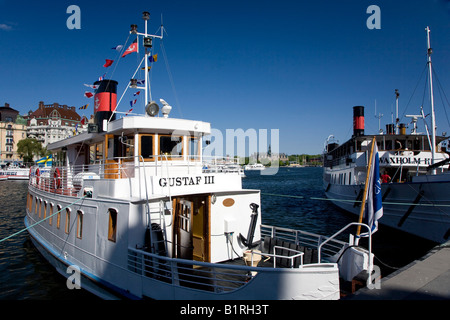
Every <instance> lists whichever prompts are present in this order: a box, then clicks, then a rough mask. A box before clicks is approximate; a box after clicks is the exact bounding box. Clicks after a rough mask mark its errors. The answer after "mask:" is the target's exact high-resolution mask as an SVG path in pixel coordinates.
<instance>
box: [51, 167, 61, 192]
mask: <svg viewBox="0 0 450 320" xmlns="http://www.w3.org/2000/svg"><path fill="white" fill-rule="evenodd" d="M53 180H54V186H55V189H59V188H61V172H60V171H59V168H56V169H55V170H54V171H53Z"/></svg>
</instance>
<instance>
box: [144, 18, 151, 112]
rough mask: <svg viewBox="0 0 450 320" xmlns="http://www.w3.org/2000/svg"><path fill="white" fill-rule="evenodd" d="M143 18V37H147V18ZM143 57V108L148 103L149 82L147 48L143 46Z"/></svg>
mask: <svg viewBox="0 0 450 320" xmlns="http://www.w3.org/2000/svg"><path fill="white" fill-rule="evenodd" d="M144 20H145V36H144V37H147V21H148V20H147V19H144ZM144 41H145V40H144ZM144 57H145V70H144V75H145V77H144V79H145V84H144V85H145V98H144V108H145V107H147V104H148V94H149V92H148V91H149V90H148V88H149V87H150V84H149V83H148V61H147V58H148V51H147V48H145V54H144Z"/></svg>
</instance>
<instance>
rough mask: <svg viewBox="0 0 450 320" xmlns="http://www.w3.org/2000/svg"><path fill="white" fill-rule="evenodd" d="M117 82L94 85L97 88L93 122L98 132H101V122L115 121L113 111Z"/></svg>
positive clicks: (107, 81) (103, 82)
mask: <svg viewBox="0 0 450 320" xmlns="http://www.w3.org/2000/svg"><path fill="white" fill-rule="evenodd" d="M117 84H118V82H117V81H114V80H106V79H105V80H101V81H96V82H95V83H94V85H96V86H98V88H97V91H95V95H94V121H95V123H96V124H97V125H98V128H99V132H102V131H104V130H103V120H105V119H106V120H110V118H111V120H115V118H116V114H115V113H114V111H115V110H116V106H117Z"/></svg>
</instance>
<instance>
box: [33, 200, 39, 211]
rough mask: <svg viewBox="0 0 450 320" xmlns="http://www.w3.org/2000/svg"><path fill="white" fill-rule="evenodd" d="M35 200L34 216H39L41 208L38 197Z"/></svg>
mask: <svg viewBox="0 0 450 320" xmlns="http://www.w3.org/2000/svg"><path fill="white" fill-rule="evenodd" d="M34 200H35V201H34V214H37V212H38V206H39V199H38V198H37V197H36V198H35V199H34Z"/></svg>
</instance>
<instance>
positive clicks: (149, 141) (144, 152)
mask: <svg viewBox="0 0 450 320" xmlns="http://www.w3.org/2000/svg"><path fill="white" fill-rule="evenodd" d="M139 147H140V152H139V154H140V155H141V156H142V157H143V158H144V159H148V158H151V159H152V160H153V156H154V155H155V154H154V149H153V135H146V134H143V135H141V141H140V143H139Z"/></svg>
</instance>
